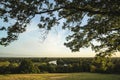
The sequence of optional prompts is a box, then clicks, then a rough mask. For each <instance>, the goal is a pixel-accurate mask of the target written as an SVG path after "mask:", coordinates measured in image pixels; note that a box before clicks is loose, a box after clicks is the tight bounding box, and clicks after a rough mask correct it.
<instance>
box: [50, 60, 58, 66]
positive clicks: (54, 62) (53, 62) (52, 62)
mask: <svg viewBox="0 0 120 80" xmlns="http://www.w3.org/2000/svg"><path fill="white" fill-rule="evenodd" d="M48 63H49V64H55V65H57V60H54V61H49V62H48Z"/></svg>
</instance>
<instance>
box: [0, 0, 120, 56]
mask: <svg viewBox="0 0 120 80" xmlns="http://www.w3.org/2000/svg"><path fill="white" fill-rule="evenodd" d="M36 15H39V19H40V22H39V24H38V26H39V28H40V29H41V28H44V29H46V30H51V28H52V27H54V26H55V25H59V23H62V24H63V25H62V26H61V27H62V28H63V29H69V30H70V31H71V33H70V35H69V36H68V37H66V39H67V42H66V43H65V45H66V46H67V47H69V48H70V49H71V50H72V51H79V50H80V48H83V47H91V48H92V49H93V50H94V51H96V52H99V53H102V55H106V54H108V53H113V52H117V51H120V0H0V21H1V23H3V24H4V25H2V26H0V30H1V31H3V32H6V33H7V36H5V35H4V36H3V37H2V38H1V39H0V44H1V45H5V46H6V45H9V43H11V42H12V41H14V40H17V39H18V36H19V34H20V33H23V32H25V30H26V26H27V24H29V23H30V21H31V20H32V19H33V18H34V17H35V16H36ZM85 18H87V22H86V24H84V25H82V24H83V20H84V19H85ZM61 20H64V21H61ZM95 41H97V42H98V44H95Z"/></svg>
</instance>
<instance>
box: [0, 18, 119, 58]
mask: <svg viewBox="0 0 120 80" xmlns="http://www.w3.org/2000/svg"><path fill="white" fill-rule="evenodd" d="M68 33H69V30H61V28H60V27H58V26H56V27H55V28H53V29H52V31H50V32H49V33H48V35H47V37H46V39H45V40H44V41H42V40H41V37H42V36H41V33H40V30H39V28H38V27H37V20H33V22H31V24H30V25H28V28H27V31H26V32H25V33H22V34H20V36H19V39H18V40H17V41H14V42H12V43H11V44H10V45H9V46H7V47H4V46H1V45H0V57H94V56H95V54H96V53H94V52H93V51H92V50H91V49H90V48H84V49H81V50H80V52H71V51H70V49H69V48H67V47H66V46H64V45H63V44H64V42H65V36H66V35H67V34H68ZM115 57H120V53H118V54H117V55H115Z"/></svg>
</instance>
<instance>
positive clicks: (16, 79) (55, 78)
mask: <svg viewBox="0 0 120 80" xmlns="http://www.w3.org/2000/svg"><path fill="white" fill-rule="evenodd" d="M0 80H120V75H115V74H96V73H68V74H65V73H63V74H59V73H56V74H6V75H0Z"/></svg>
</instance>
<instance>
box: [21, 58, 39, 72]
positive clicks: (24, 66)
mask: <svg viewBox="0 0 120 80" xmlns="http://www.w3.org/2000/svg"><path fill="white" fill-rule="evenodd" d="M19 72H20V73H39V72H40V70H39V69H38V67H37V66H34V65H33V62H32V61H31V60H23V61H22V62H21V64H20V66H19Z"/></svg>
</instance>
